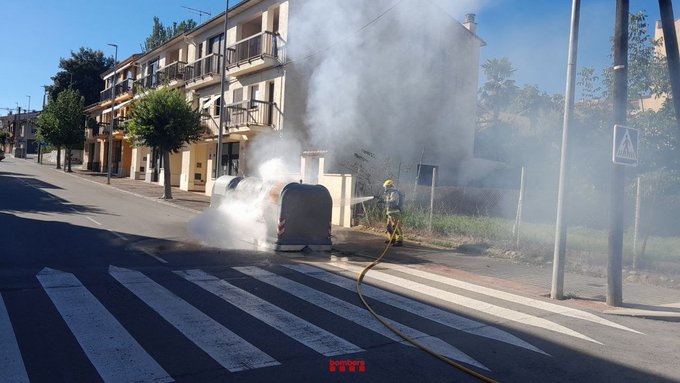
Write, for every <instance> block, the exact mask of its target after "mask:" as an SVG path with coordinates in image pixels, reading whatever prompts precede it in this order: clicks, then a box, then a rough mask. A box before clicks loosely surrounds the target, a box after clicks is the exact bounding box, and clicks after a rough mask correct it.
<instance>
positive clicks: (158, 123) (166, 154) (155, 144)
mask: <svg viewBox="0 0 680 383" xmlns="http://www.w3.org/2000/svg"><path fill="white" fill-rule="evenodd" d="M127 128H128V136H129V138H130V140H131V141H132V143H133V144H134V145H137V146H148V147H152V148H158V149H159V150H160V152H161V155H162V158H163V168H164V173H163V177H164V186H165V189H164V190H165V191H164V194H163V197H162V198H166V199H171V198H172V189H171V187H170V174H171V171H170V153H171V152H175V153H176V152H178V151H179V150H180V149H181V148H182V147H183V146H184V144H190V143H192V142H195V141H198V140H199V139H200V138H201V136H202V134H203V132H204V129H203V127H202V126H201V114H200V113H199V112H198V111H195V110H192V109H191V106H190V105H189V104H188V103H187V102H186V99H185V98H184V93H183V92H182V90H180V89H173V90H170V89H168V88H161V89H152V90H149V91H147V92H146V93H144V94H143V95H142V97H141V98H138V99H136V100H135V101H133V102H132V108H131V111H130V120H129V121H128V125H127Z"/></svg>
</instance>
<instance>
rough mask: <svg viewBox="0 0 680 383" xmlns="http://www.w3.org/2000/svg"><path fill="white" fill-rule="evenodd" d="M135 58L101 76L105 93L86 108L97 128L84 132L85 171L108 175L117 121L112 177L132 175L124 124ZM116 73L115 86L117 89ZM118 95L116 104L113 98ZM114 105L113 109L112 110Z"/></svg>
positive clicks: (121, 63) (123, 62)
mask: <svg viewBox="0 0 680 383" xmlns="http://www.w3.org/2000/svg"><path fill="white" fill-rule="evenodd" d="M138 57H139V55H132V56H130V57H128V58H127V59H125V60H123V61H122V62H120V63H119V64H118V65H117V67H116V68H115V71H114V70H113V69H111V70H109V71H107V72H105V73H103V74H102V80H103V81H104V90H102V91H101V92H100V96H99V102H97V103H95V104H93V105H89V106H87V107H86V108H85V113H87V114H89V115H90V117H93V118H95V120H96V125H94V126H90V127H87V128H86V129H85V145H84V147H83V166H82V168H83V169H84V170H91V171H95V172H106V171H108V167H109V130H110V129H111V120H112V119H113V120H114V124H113V134H112V135H111V137H112V140H113V143H112V145H111V147H112V149H113V150H112V152H111V153H112V155H111V174H112V175H114V176H117V177H127V176H129V175H130V163H131V157H132V147H131V145H130V142H129V141H127V140H126V139H125V132H124V125H125V120H127V117H128V115H129V112H130V101H132V99H133V95H134V81H135V78H136V77H137V69H138V67H137V58H138ZM114 73H115V78H116V81H115V83H116V85H115V88H114V85H113V83H114V81H113V80H114ZM114 96H115V105H112V104H113V99H112V97H114ZM112 106H113V110H112Z"/></svg>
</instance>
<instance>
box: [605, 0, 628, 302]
mask: <svg viewBox="0 0 680 383" xmlns="http://www.w3.org/2000/svg"><path fill="white" fill-rule="evenodd" d="M628 12H629V5H628V0H617V1H616V26H615V30H614V124H618V125H626V103H627V101H628ZM625 175H626V173H625V169H624V167H623V166H622V165H617V164H612V178H611V201H610V205H609V241H608V242H609V251H608V257H607V304H608V305H609V306H621V304H622V303H623V298H622V292H621V290H622V287H623V286H622V270H621V268H622V259H623V197H624V190H623V187H624V180H625Z"/></svg>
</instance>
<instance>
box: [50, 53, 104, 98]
mask: <svg viewBox="0 0 680 383" xmlns="http://www.w3.org/2000/svg"><path fill="white" fill-rule="evenodd" d="M59 68H61V69H62V70H61V71H59V72H57V74H55V75H54V77H52V81H54V83H53V84H52V85H51V86H50V87H48V92H49V97H50V100H56V99H57V97H58V96H59V93H61V92H62V91H64V90H66V89H76V90H77V91H78V92H79V93H80V94H81V95H82V96H83V97H84V99H85V105H91V104H94V103H96V102H99V93H100V91H101V90H102V78H101V74H102V73H104V72H106V71H107V70H109V69H111V68H113V59H112V58H111V57H106V56H104V52H102V51H95V50H92V49H90V48H84V47H81V48H80V50H78V52H71V57H70V58H68V59H64V58H62V59H59Z"/></svg>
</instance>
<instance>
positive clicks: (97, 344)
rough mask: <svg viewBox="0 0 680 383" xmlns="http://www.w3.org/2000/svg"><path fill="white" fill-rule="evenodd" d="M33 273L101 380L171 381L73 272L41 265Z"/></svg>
mask: <svg viewBox="0 0 680 383" xmlns="http://www.w3.org/2000/svg"><path fill="white" fill-rule="evenodd" d="M36 277H37V278H38V280H39V281H40V284H41V285H42V286H43V288H44V289H45V292H46V293H47V295H48V296H49V297H50V299H51V300H52V303H54V306H55V307H56V308H57V310H58V311H59V314H61V316H62V318H64V321H65V322H66V324H67V325H68V327H69V329H71V332H72V333H73V335H74V336H75V337H76V339H77V340H78V343H79V344H80V346H81V347H82V348H83V351H85V354H86V355H87V357H88V358H89V359H90V361H91V362H92V364H93V365H94V367H95V368H96V369H97V372H98V373H99V375H100V376H101V377H102V379H103V380H104V381H106V382H172V381H173V379H172V377H170V375H169V374H168V373H167V372H166V371H165V370H163V368H162V367H161V366H160V365H159V364H158V363H157V362H156V361H155V360H154V359H153V358H152V357H151V356H150V355H149V354H148V353H147V352H146V351H145V350H144V348H142V346H141V345H139V343H137V341H136V340H135V339H134V338H133V337H132V335H130V333H128V332H127V330H125V328H124V327H123V325H121V324H120V322H118V320H117V319H116V318H115V317H114V316H113V315H111V313H109V311H108V310H107V309H106V308H105V307H104V306H103V305H102V304H101V303H100V302H99V301H98V300H97V298H95V296H94V295H92V293H91V292H90V291H89V290H88V289H87V288H86V287H85V286H83V285H82V284H81V283H80V281H79V280H78V279H77V278H76V277H75V276H74V275H73V274H70V273H66V272H63V271H59V270H54V269H50V268H44V269H42V271H40V273H38V275H37V276H36Z"/></svg>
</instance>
